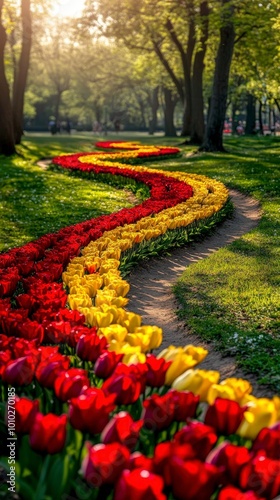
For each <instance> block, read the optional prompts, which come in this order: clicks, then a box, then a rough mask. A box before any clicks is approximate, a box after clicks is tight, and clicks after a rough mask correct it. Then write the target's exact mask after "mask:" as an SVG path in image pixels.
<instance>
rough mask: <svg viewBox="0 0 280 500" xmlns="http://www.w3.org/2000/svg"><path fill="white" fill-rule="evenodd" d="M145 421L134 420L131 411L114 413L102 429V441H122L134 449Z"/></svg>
mask: <svg viewBox="0 0 280 500" xmlns="http://www.w3.org/2000/svg"><path fill="white" fill-rule="evenodd" d="M142 426H143V421H142V420H138V421H137V422H134V420H133V419H132V418H131V416H130V415H129V413H127V412H126V411H121V412H120V413H117V415H114V416H113V417H112V418H111V420H110V422H109V423H108V424H107V425H106V427H105V428H104V429H103V431H102V435H101V441H102V443H105V444H108V443H113V442H117V443H122V444H123V445H124V446H127V448H129V449H130V450H132V449H133V448H134V447H135V446H136V443H137V441H138V437H139V433H140V430H141V428H142Z"/></svg>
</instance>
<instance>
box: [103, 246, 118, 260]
mask: <svg viewBox="0 0 280 500" xmlns="http://www.w3.org/2000/svg"><path fill="white" fill-rule="evenodd" d="M120 256H121V249H120V248H119V247H118V246H114V247H112V246H111V247H109V248H107V250H104V251H103V252H102V253H101V258H102V259H103V260H104V259H117V260H120Z"/></svg>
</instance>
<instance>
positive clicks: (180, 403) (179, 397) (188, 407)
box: [169, 390, 199, 422]
mask: <svg viewBox="0 0 280 500" xmlns="http://www.w3.org/2000/svg"><path fill="white" fill-rule="evenodd" d="M169 393H170V394H171V395H172V398H173V401H174V404H175V412H174V420H175V421H176V422H185V421H186V420H187V418H192V417H194V416H195V412H196V409H197V405H198V403H199V396H195V395H194V394H193V393H192V392H189V391H175V390H171V391H169Z"/></svg>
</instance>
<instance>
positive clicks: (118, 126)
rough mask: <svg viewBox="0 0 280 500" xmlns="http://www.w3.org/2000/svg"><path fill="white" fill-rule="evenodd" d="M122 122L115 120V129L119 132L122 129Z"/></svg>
mask: <svg viewBox="0 0 280 500" xmlns="http://www.w3.org/2000/svg"><path fill="white" fill-rule="evenodd" d="M120 128H121V124H120V120H115V131H116V132H117V133H118V132H119V131H120Z"/></svg>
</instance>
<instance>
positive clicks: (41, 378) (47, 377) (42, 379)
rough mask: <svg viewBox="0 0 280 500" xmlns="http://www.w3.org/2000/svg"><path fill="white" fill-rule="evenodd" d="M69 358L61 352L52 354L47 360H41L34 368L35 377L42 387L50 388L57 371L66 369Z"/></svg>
mask: <svg viewBox="0 0 280 500" xmlns="http://www.w3.org/2000/svg"><path fill="white" fill-rule="evenodd" d="M69 365H70V360H69V358H68V357H67V356H63V355H62V354H59V353H57V354H54V355H53V356H51V357H50V358H49V360H46V361H43V362H41V363H40V364H39V365H38V366H37V369H36V378H37V380H38V382H39V383H40V384H41V385H43V386H44V387H48V388H52V387H53V385H54V381H55V379H56V377H57V375H58V374H59V373H61V372H62V371H65V370H68V368H69Z"/></svg>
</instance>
